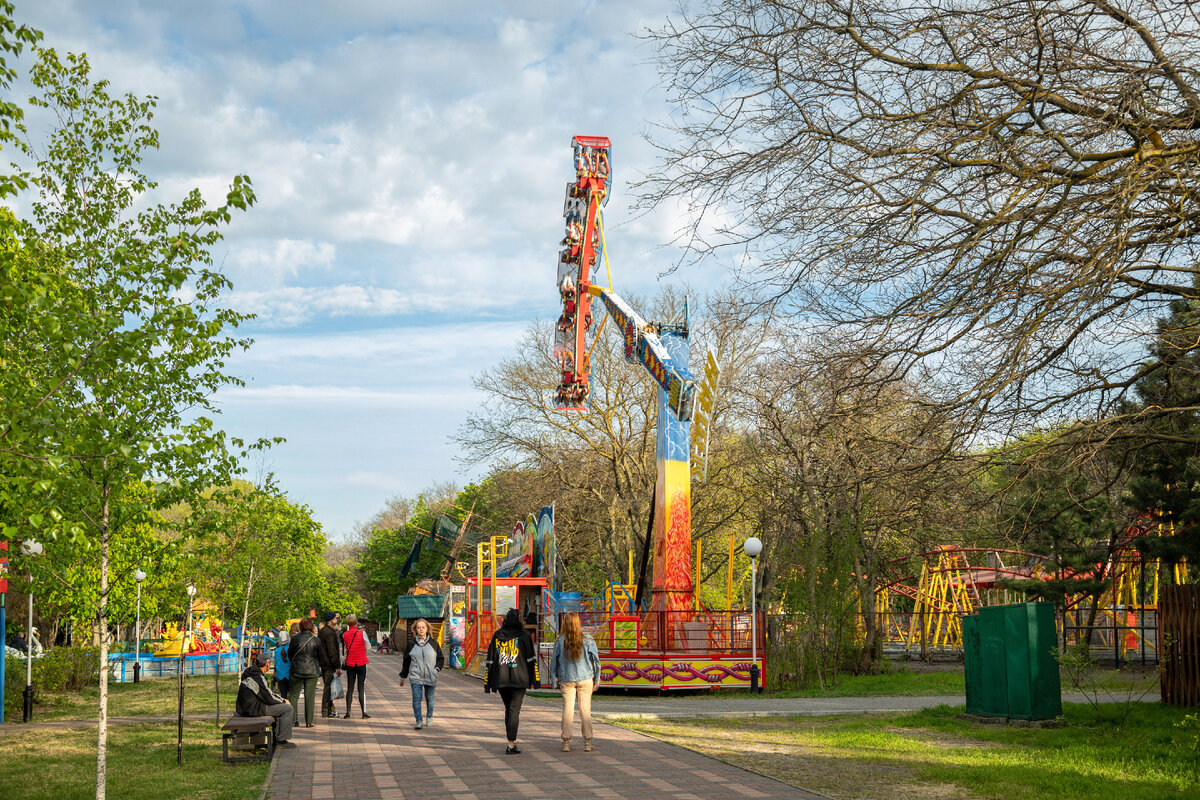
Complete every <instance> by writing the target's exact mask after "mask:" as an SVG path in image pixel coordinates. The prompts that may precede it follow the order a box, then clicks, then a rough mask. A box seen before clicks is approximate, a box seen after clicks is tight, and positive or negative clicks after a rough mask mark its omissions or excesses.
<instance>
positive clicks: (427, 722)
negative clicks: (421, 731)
mask: <svg viewBox="0 0 1200 800" xmlns="http://www.w3.org/2000/svg"><path fill="white" fill-rule="evenodd" d="M432 724H433V717H426V718H425V727H426V728H428V727H429V726H430V725H432Z"/></svg>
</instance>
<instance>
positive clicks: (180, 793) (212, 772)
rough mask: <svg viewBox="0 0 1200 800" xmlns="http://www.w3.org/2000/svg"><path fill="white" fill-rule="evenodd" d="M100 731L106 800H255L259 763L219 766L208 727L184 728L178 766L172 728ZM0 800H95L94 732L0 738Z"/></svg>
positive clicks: (216, 739)
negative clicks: (105, 742) (104, 751)
mask: <svg viewBox="0 0 1200 800" xmlns="http://www.w3.org/2000/svg"><path fill="white" fill-rule="evenodd" d="M108 730H109V732H108V797H109V798H113V800H125V799H126V798H128V799H129V800H135V799H136V800H143V798H154V799H155V800H176V798H178V800H255V799H256V798H257V797H258V795H259V793H260V792H261V791H262V784H263V781H264V780H266V777H267V764H266V763H265V762H255V763H249V764H226V763H224V762H222V761H221V737H220V735H219V733H218V731H217V729H216V726H215V725H214V724H213V723H211V722H185V723H184V728H183V766H182V767H179V766H176V764H175V754H176V744H175V737H176V732H177V729H176V727H175V725H174V724H172V723H166V724H161V725H114V726H112V727H110V728H109V729H108ZM0 787H3V789H0V795H2V796H3V797H4V800H46V798H53V800H75V798H78V800H87V798H92V797H95V796H96V730H95V728H91V729H88V730H83V731H63V730H55V731H38V730H32V731H29V732H28V733H19V734H9V735H7V736H0Z"/></svg>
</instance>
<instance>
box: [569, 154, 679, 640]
mask: <svg viewBox="0 0 1200 800" xmlns="http://www.w3.org/2000/svg"><path fill="white" fill-rule="evenodd" d="M571 144H572V146H573V147H574V151H575V181H574V182H573V183H569V184H567V199H566V203H565V206H564V210H563V216H564V218H565V220H566V236H565V237H564V238H563V240H562V244H563V248H564V249H563V250H562V251H561V252H560V253H559V259H558V273H557V278H556V280H557V282H558V292H559V296H560V298H561V300H562V315H561V316H560V317H559V318H558V324H557V325H556V330H555V335H554V358H555V360H556V361H557V362H558V366H559V369H561V370H562V379H561V381H560V382H559V386H558V389H557V391H556V392H555V395H554V407H555V408H558V409H561V410H571V411H582V410H586V409H587V407H588V398H589V394H590V391H591V387H590V385H589V378H590V372H591V364H590V363H589V358H588V349H587V345H588V341H587V339H588V331H589V329H590V328H591V326H592V313H591V300H592V298H593V297H596V298H599V301H600V302H601V303H602V304H603V305H604V308H605V309H606V310H607V311H608V313H609V316H611V317H612V318H613V321H614V322H615V323H616V324H617V325H618V326H619V327H620V329H621V333H622V335H623V337H624V340H625V358H626V359H627V360H629V361H636V362H637V363H639V364H641V365H642V367H644V368H645V369H646V371H647V372H649V373H650V376H651V377H652V378H653V379H654V382H655V383H657V384H658V386H659V389H660V391H659V393H658V403H659V410H658V414H657V417H658V444H657V448H656V455H655V460H656V462H657V464H658V474H657V478H656V481H655V490H654V500H653V505H654V510H653V512H652V514H651V523H650V524H651V525H652V527H653V539H654V547H653V553H654V556H653V557H654V578H653V586H652V590H653V594H654V599H653V601H652V603H651V607H652V608H656V609H661V610H667V611H684V612H689V611H690V609H691V607H692V602H691V598H692V591H693V586H692V577H691V564H690V562H691V480H690V478H691V473H690V468H689V463H688V462H689V451H690V431H691V421H692V415H693V414H694V412H695V407H696V396H697V394H698V391H697V386H696V381H695V379H694V378H693V377H692V375H691V373H690V372H689V371H688V353H689V351H688V344H687V340H688V321H687V306H686V305H685V306H684V316H683V322H682V323H681V324H678V325H674V324H656V323H650V322H647V321H646V320H644V319H642V317H641V316H639V315H638V313H637V312H636V311H634V310H633V309H632V308H631V307H630V306H629V304H628V303H626V302H625V301H624V300H623V299H621V297H619V296H618V295H616V294H615V293H614V292H613V291H612V290H611V288H607V289H606V288H602V287H600V286H596V285H594V282H593V280H592V277H591V271H592V268H593V267H594V266H595V265H596V263H597V260H598V255H599V254H601V253H602V250H601V247H602V239H601V235H600V225H599V223H600V219H599V214H600V206H601V205H602V204H603V203H604V201H605V200H607V199H608V194H609V189H610V183H609V181H610V179H611V177H612V176H611V165H610V161H609V151H610V148H611V143H610V142H609V140H608V139H607V138H605V137H602V136H576V137H575V138H574V139H573V140H572V143H571ZM647 552H649V549H647ZM640 582H641V581H639V583H640ZM671 624H672V625H673V624H674V623H671ZM662 635H663V636H665V637H666V639H668V640H669V639H670V636H669V631H668V630H667V629H664V631H663V632H662Z"/></svg>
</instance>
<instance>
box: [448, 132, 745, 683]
mask: <svg viewBox="0 0 1200 800" xmlns="http://www.w3.org/2000/svg"><path fill="white" fill-rule="evenodd" d="M572 145H573V148H574V157H575V158H574V161H575V180H574V181H572V182H571V183H568V184H567V190H566V200H565V203H564V208H563V216H564V219H565V223H566V229H565V235H564V237H563V240H562V243H561V245H562V250H561V251H560V253H559V256H558V270H557V277H556V282H557V288H558V294H559V297H560V299H561V302H562V313H561V315H560V316H559V318H558V322H557V325H556V330H555V338H554V358H555V360H556V361H557V364H558V367H559V369H560V370H561V371H562V376H561V380H560V382H559V386H558V388H557V390H556V391H555V393H554V397H553V405H554V407H555V408H557V409H559V410H561V411H566V412H586V411H587V410H588V407H589V401H590V398H591V388H592V387H591V348H592V347H594V346H595V339H596V337H597V336H598V335H599V331H597V332H596V333H595V334H593V333H592V328H593V323H595V321H596V320H595V316H594V314H593V305H592V301H593V299H596V300H598V301H599V303H600V304H601V305H602V307H603V309H604V310H605V311H607V312H608V315H609V316H610V317H611V318H612V320H613V322H614V323H615V324H616V326H617V328H618V329H619V330H620V332H621V334H622V336H623V339H624V344H625V358H626V359H627V360H628V361H630V362H635V363H638V364H641V365H642V367H643V368H645V370H646V371H647V372H648V373H649V375H650V377H651V378H652V379H653V380H654V382H655V383H656V384H657V385H658V415H657V421H658V422H657V424H658V432H657V446H656V460H657V466H658V469H657V477H656V482H655V487H654V503H653V508H652V512H651V513H652V519H653V527H652V535H651V537H650V539H651V541H648V542H647V552H646V554H644V558H645V557H648V554H649V553H653V558H654V561H653V580H652V584H651V592H650V599H649V602H648V603H647V602H646V601H645V599H644V598H643V597H641V591H640V588H641V581H640V580H639V581H638V582H637V583H635V582H634V580H633V574H632V573H633V567H632V556H631V559H630V561H631V563H630V577H629V580H630V582H629V583H628V584H622V583H619V582H613V583H610V584H609V587H608V588H607V589H606V590H605V591H604V592H603V593H602V594H601V595H600V596H599V597H596V598H593V599H583V598H580V597H579V595H578V594H573V595H572V594H570V593H565V592H560V591H556V589H558V588H559V587H557V586H555V585H553V568H554V563H555V562H554V561H553V558H552V559H551V560H550V561H549V562H546V561H545V560H544V559H543V561H542V565H543V568H542V569H541V570H539V569H536V568H535V569H534V570H533V571H532V573H530V574H529V575H528V576H527V577H522V578H515V577H512V575H511V574H510V575H509V576H507V577H505V576H504V575H503V570H501V571H500V572H497V570H496V568H495V567H493V570H492V575H491V577H486V576H485V575H484V572H485V567H484V566H483V564H484V561H483V549H481V553H480V570H479V571H478V572H477V575H478V577H477V578H475V579H471V580H470V581H469V583H470V585H471V586H472V587H475V591H476V593H477V595H478V600H477V601H475V603H474V607H475V608H479V609H483V610H484V612H485V613H484V614H483V615H479V614H475V615H474V620H473V621H472V622H471V629H470V630H469V631H468V633H467V636H466V640H467V641H466V646H465V650H466V651H467V662H468V666H467V669H468V671H469V672H471V671H476V670H478V669H480V668H481V667H482V664H481V663H480V662H481V661H482V655H481V654H480V653H479V652H478V651H479V650H481V649H483V648H485V647H486V641H487V638H486V637H487V635H488V632H489V629H491V628H493V627H494V625H495V618H494V615H492V614H490V613H487V612H489V611H491V610H492V609H493V608H494V609H496V610H497V611H499V610H501V609H502V608H503V606H504V603H503V602H501V601H500V600H499V599H497V598H498V595H497V594H496V593H495V588H496V586H502V587H505V588H506V590H507V591H510V592H513V593H514V594H511V595H509V596H510V597H513V598H515V601H516V606H515V607H518V608H522V609H523V610H524V608H525V606H524V605H523V603H522V600H521V598H522V597H526V596H528V595H527V594H526V593H527V592H529V591H531V590H532V589H534V587H535V586H537V585H539V584H540V585H541V586H542V589H543V590H542V592H541V597H540V598H539V600H538V603H539V607H540V611H541V614H540V619H541V621H542V624H541V625H540V626H539V628H538V629H537V630H536V631H535V633H536V634H537V636H538V639H539V646H540V647H541V649H542V652H543V656H544V657H546V656H545V654H546V653H548V652H549V649H551V648H552V646H553V645H552V642H553V636H554V635H555V632H556V631H557V624H558V619H559V616H560V615H561V614H562V613H565V612H568V611H578V612H580V616H581V618H582V619H583V622H584V625H585V628H586V629H587V630H588V631H589V632H590V633H592V635H593V636H594V638H595V639H596V642H597V644H598V646H599V649H600V660H601V664H602V673H601V682H602V684H603V685H606V686H623V687H638V686H641V687H646V688H660V689H663V688H695V687H712V686H721V687H725V688H736V687H743V688H746V687H750V686H751V663H752V655H751V654H752V652H753V651H754V648H753V647H752V643H751V635H752V634H751V631H752V630H754V626H752V625H751V614H750V612H748V611H742V610H737V611H734V610H726V611H714V610H708V609H704V608H701V607H699V605H698V604H697V603H696V602H695V595H694V586H693V582H692V574H691V572H692V564H691V548H692V541H691V466H690V462H691V455H692V452H693V450H694V448H696V446H697V445H696V443H695V441H693V437H692V419H693V416H694V415H696V413H697V406H698V405H705V404H711V401H712V395H713V392H714V391H715V381H716V380H717V379H718V377H719V370H718V369H717V367H716V363H715V360H714V359H713V358H712V357H711V355H710V356H709V358H708V362H709V363H708V366H707V368H706V370H705V382H704V383H703V384H698V382H697V381H696V380H695V378H694V377H693V376H692V373H691V372H690V371H689V369H688V360H689V355H690V353H689V348H688V317H687V307H686V304H685V306H684V311H683V315H682V320H681V321H678V322H673V323H655V322H648V321H646V320H645V319H643V318H642V317H641V316H640V315H639V314H638V313H637V312H636V311H634V310H633V308H631V307H630V306H629V304H628V303H626V302H625V301H624V300H623V299H622V298H621V297H620V296H618V295H617V294H616V293H614V292H613V290H612V287H611V278H610V280H609V284H610V285H609V286H608V287H601V286H598V285H596V284H595V282H594V277H593V275H594V270H595V268H596V266H597V264H598V262H599V259H600V258H601V257H603V256H604V230H603V224H602V217H601V213H600V209H601V207H602V206H603V205H604V204H605V202H606V201H607V200H608V197H609V193H610V190H611V181H612V152H611V150H612V148H611V143H610V142H609V140H608V139H607V138H605V137H602V136H576V137H575V138H574V139H573V141H572ZM606 261H607V259H606ZM600 327H601V328H602V327H603V323H601V326H600ZM589 342H590V343H589ZM708 411H709V409H708V408H707V406H706V407H705V408H704V409H702V419H706V418H707V413H708ZM704 429H705V425H704V424H701V425H700V426H699V429H698V431H697V433H698V435H699V437H700V439H701V440H703V439H704V434H705V430H704ZM704 446H705V443H704V442H703V441H701V444H700V450H701V451H703V449H704ZM700 455H702V452H701V453H700ZM700 474H702V470H701V471H700ZM547 514H548V515H549V523H548V527H546V523H545V522H544V520H545V518H546V516H547ZM538 519H539V520H543V522H539V530H540V529H541V528H543V527H545V528H546V530H552V527H553V509H552V508H549V507H548V508H545V509H543V510H542V512H541V515H540V516H539V517H538ZM532 521H533V517H531V522H532ZM527 527H528V526H527ZM543 535H544V534H543ZM498 540H500V541H498ZM518 540H519V541H518ZM549 540H552V535H550V537H549V539H545V541H549ZM528 541H529V540H527V539H526V538H525V537H520V536H515V537H514V538H510V539H509V540H508V541H503V540H502V537H496V538H494V539H493V541H492V542H491V543H490V544H489V545H481V548H484V549H488V550H489V552H491V553H493V554H494V553H497V552H504V553H507V552H508V551H507V549H505V550H503V551H501V550H500V548H502V547H503V548H507V546H508V543H509V542H514V547H515V548H516V551H517V552H518V553H520V552H523V551H524V550H525V549H527V548H528V549H531V550H532V549H534V545H533V544H532V543H528V544H527V542H528ZM731 561H732V559H731ZM643 563H645V562H644V560H643ZM643 572H644V570H643ZM538 573H541V574H538ZM489 585H490V586H491V587H492V588H491V592H490V598H491V602H490V604H489V603H488V602H487V598H488V596H487V595H485V592H484V591H483V590H484V587H487V586H489ZM468 597H469V598H470V597H471V593H470V592H469V593H468ZM762 628H763V626H762V625H759V626H757V631H759V632H761V631H762ZM760 638H761V637H760ZM547 640H549V641H547ZM757 652H758V656H757V659H756V660H757V662H758V667H759V672H760V673H761V674H763V675H765V667H766V659H765V657H764V656H763V655H762V653H763V648H762V643H761V642H759V646H758V648H757Z"/></svg>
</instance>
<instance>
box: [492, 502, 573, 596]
mask: <svg viewBox="0 0 1200 800" xmlns="http://www.w3.org/2000/svg"><path fill="white" fill-rule="evenodd" d="M510 538H511V539H512V545H511V546H510V547H509V551H508V552H510V553H512V554H513V555H514V556H515V557H514V558H510V559H509V560H508V561H505V562H504V564H503V565H498V566H497V568H496V575H497V577H501V578H507V577H512V578H522V577H531V578H545V579H546V581H547V588H548V589H549V590H550V591H552V592H553V591H555V590H556V589H557V588H558V581H557V578H558V569H557V566H558V546H557V544H556V543H555V541H554V506H553V505H549V506H542V507H541V509H540V510H539V511H538V512H537V513H535V514H530V515H529V516H527V517H526V518H525V521H524V522H518V523H517V524H516V526H514V527H513V531H512V536H511V537H510Z"/></svg>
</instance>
